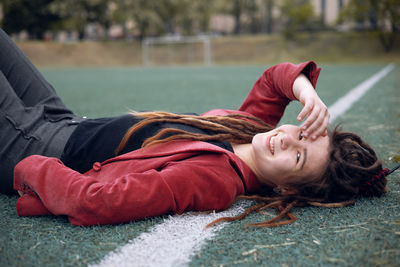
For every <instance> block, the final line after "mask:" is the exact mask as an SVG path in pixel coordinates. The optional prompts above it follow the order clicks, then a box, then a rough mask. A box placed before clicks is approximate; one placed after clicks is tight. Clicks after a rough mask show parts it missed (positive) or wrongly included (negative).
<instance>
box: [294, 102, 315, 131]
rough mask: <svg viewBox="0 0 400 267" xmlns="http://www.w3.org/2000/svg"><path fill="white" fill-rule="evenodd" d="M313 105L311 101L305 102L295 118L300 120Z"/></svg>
mask: <svg viewBox="0 0 400 267" xmlns="http://www.w3.org/2000/svg"><path fill="white" fill-rule="evenodd" d="M313 106H314V104H313V103H311V101H308V102H306V103H305V105H304V107H303V109H302V110H301V111H300V113H299V115H298V116H297V120H298V121H302V120H303V119H304V118H305V117H306V116H307V115H308V114H310V113H311V111H312V108H313ZM303 125H304V124H303Z"/></svg>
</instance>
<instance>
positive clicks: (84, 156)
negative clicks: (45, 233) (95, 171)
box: [61, 114, 233, 173]
mask: <svg viewBox="0 0 400 267" xmlns="http://www.w3.org/2000/svg"><path fill="white" fill-rule="evenodd" d="M141 120H142V118H139V117H135V116H133V115H130V114H128V115H122V116H118V117H112V118H100V119H87V120H84V121H82V122H81V123H80V124H79V125H78V126H77V128H76V129H75V131H74V132H73V133H72V135H71V137H70V138H69V139H68V142H67V144H66V145H65V148H64V152H63V154H62V155H61V161H62V162H63V163H64V164H65V165H66V166H67V167H69V168H71V169H73V170H76V171H78V172H80V173H84V172H86V171H88V170H90V169H91V168H92V166H93V163H95V162H103V161H105V160H107V159H110V158H113V157H115V156H116V154H115V150H116V148H117V147H118V145H119V144H120V142H121V140H122V138H123V137H124V135H125V133H126V132H127V130H128V129H129V128H130V127H131V126H132V125H134V124H136V123H138V122H140V121H141ZM164 128H175V129H181V130H185V131H188V132H192V133H201V134H212V132H211V131H206V130H202V129H198V128H196V127H193V126H189V125H185V124H180V123H169V122H157V123H152V124H150V125H148V126H146V127H144V128H142V129H140V130H139V131H137V132H136V133H134V134H133V135H132V136H131V138H130V139H129V141H128V143H127V145H126V146H125V148H124V149H123V150H122V151H121V152H120V154H124V153H127V152H130V151H133V150H136V149H139V148H141V146H142V144H143V142H144V141H145V140H146V139H147V138H148V137H151V136H153V135H155V134H156V133H157V132H158V131H160V130H162V129H164ZM169 136H170V135H169ZM165 137H167V136H164V138H165ZM208 143H211V144H214V145H216V146H219V147H221V148H224V149H226V150H229V151H231V152H233V148H232V146H231V144H230V143H229V142H227V141H224V142H214V141H208Z"/></svg>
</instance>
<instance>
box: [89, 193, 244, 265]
mask: <svg viewBox="0 0 400 267" xmlns="http://www.w3.org/2000/svg"><path fill="white" fill-rule="evenodd" d="M250 203H251V202H250V201H243V200H242V201H237V202H236V203H234V204H233V205H232V207H231V208H229V209H227V210H225V211H223V212H219V213H210V214H199V213H195V212H188V213H184V214H183V215H172V216H169V217H168V218H167V219H165V220H164V222H162V223H160V224H158V225H156V226H154V227H153V228H152V229H150V231H149V232H146V233H142V234H140V235H139V236H138V237H137V238H135V239H133V240H131V241H130V242H129V243H128V244H126V245H124V246H123V247H121V248H119V249H117V250H116V251H114V252H111V253H110V254H108V255H107V256H106V257H105V258H104V259H103V260H102V261H101V262H100V263H99V264H96V265H91V266H92V267H94V266H96V267H97V266H99V267H100V266H101V267H103V266H104V267H109V266H118V267H121V266H123V267H124V266H157V267H159V266H186V265H188V264H189V262H190V259H191V258H192V257H193V256H194V255H195V253H196V252H198V251H200V249H201V247H202V246H203V245H204V243H205V242H206V241H207V240H210V239H212V238H213V237H214V235H215V234H216V233H217V232H218V231H219V230H221V229H222V228H223V227H224V226H225V225H226V223H223V224H220V225H218V226H214V227H211V228H207V229H204V227H205V226H206V225H207V224H208V223H210V222H212V221H213V220H215V219H218V218H220V217H224V216H235V215H237V214H239V213H241V212H243V211H244V210H245V209H246V208H247V207H248V206H249V204H250Z"/></svg>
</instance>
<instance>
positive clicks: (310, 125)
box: [299, 103, 330, 139]
mask: <svg viewBox="0 0 400 267" xmlns="http://www.w3.org/2000/svg"><path fill="white" fill-rule="evenodd" d="M305 107H306V106H305ZM304 110H305V108H303V110H302V112H303V111H304ZM306 110H310V109H309V108H308V109H306ZM305 114H306V113H305ZM300 115H301V114H299V117H300ZM306 116H307V119H306V121H305V122H304V123H303V125H302V126H301V128H302V129H303V130H304V136H306V137H308V136H312V138H313V139H315V138H317V137H318V136H320V135H324V134H325V133H326V129H327V127H328V124H329V117H330V116H329V112H328V109H327V108H326V106H325V105H324V104H323V103H318V104H317V105H313V106H312V109H311V112H309V113H308V114H306Z"/></svg>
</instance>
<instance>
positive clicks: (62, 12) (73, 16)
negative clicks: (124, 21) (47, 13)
mask: <svg viewBox="0 0 400 267" xmlns="http://www.w3.org/2000/svg"><path fill="white" fill-rule="evenodd" d="M108 7H109V0H54V1H53V2H52V3H51V5H50V8H51V11H52V12H53V14H55V15H57V16H59V17H61V18H62V21H61V23H59V24H58V28H59V29H63V30H70V31H72V30H76V31H78V33H79V39H83V38H84V35H85V27H86V26H87V25H88V24H89V23H98V24H100V25H101V26H102V27H104V29H106V30H107V29H108V28H109V26H110V24H111V21H110V16H109V13H108Z"/></svg>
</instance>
